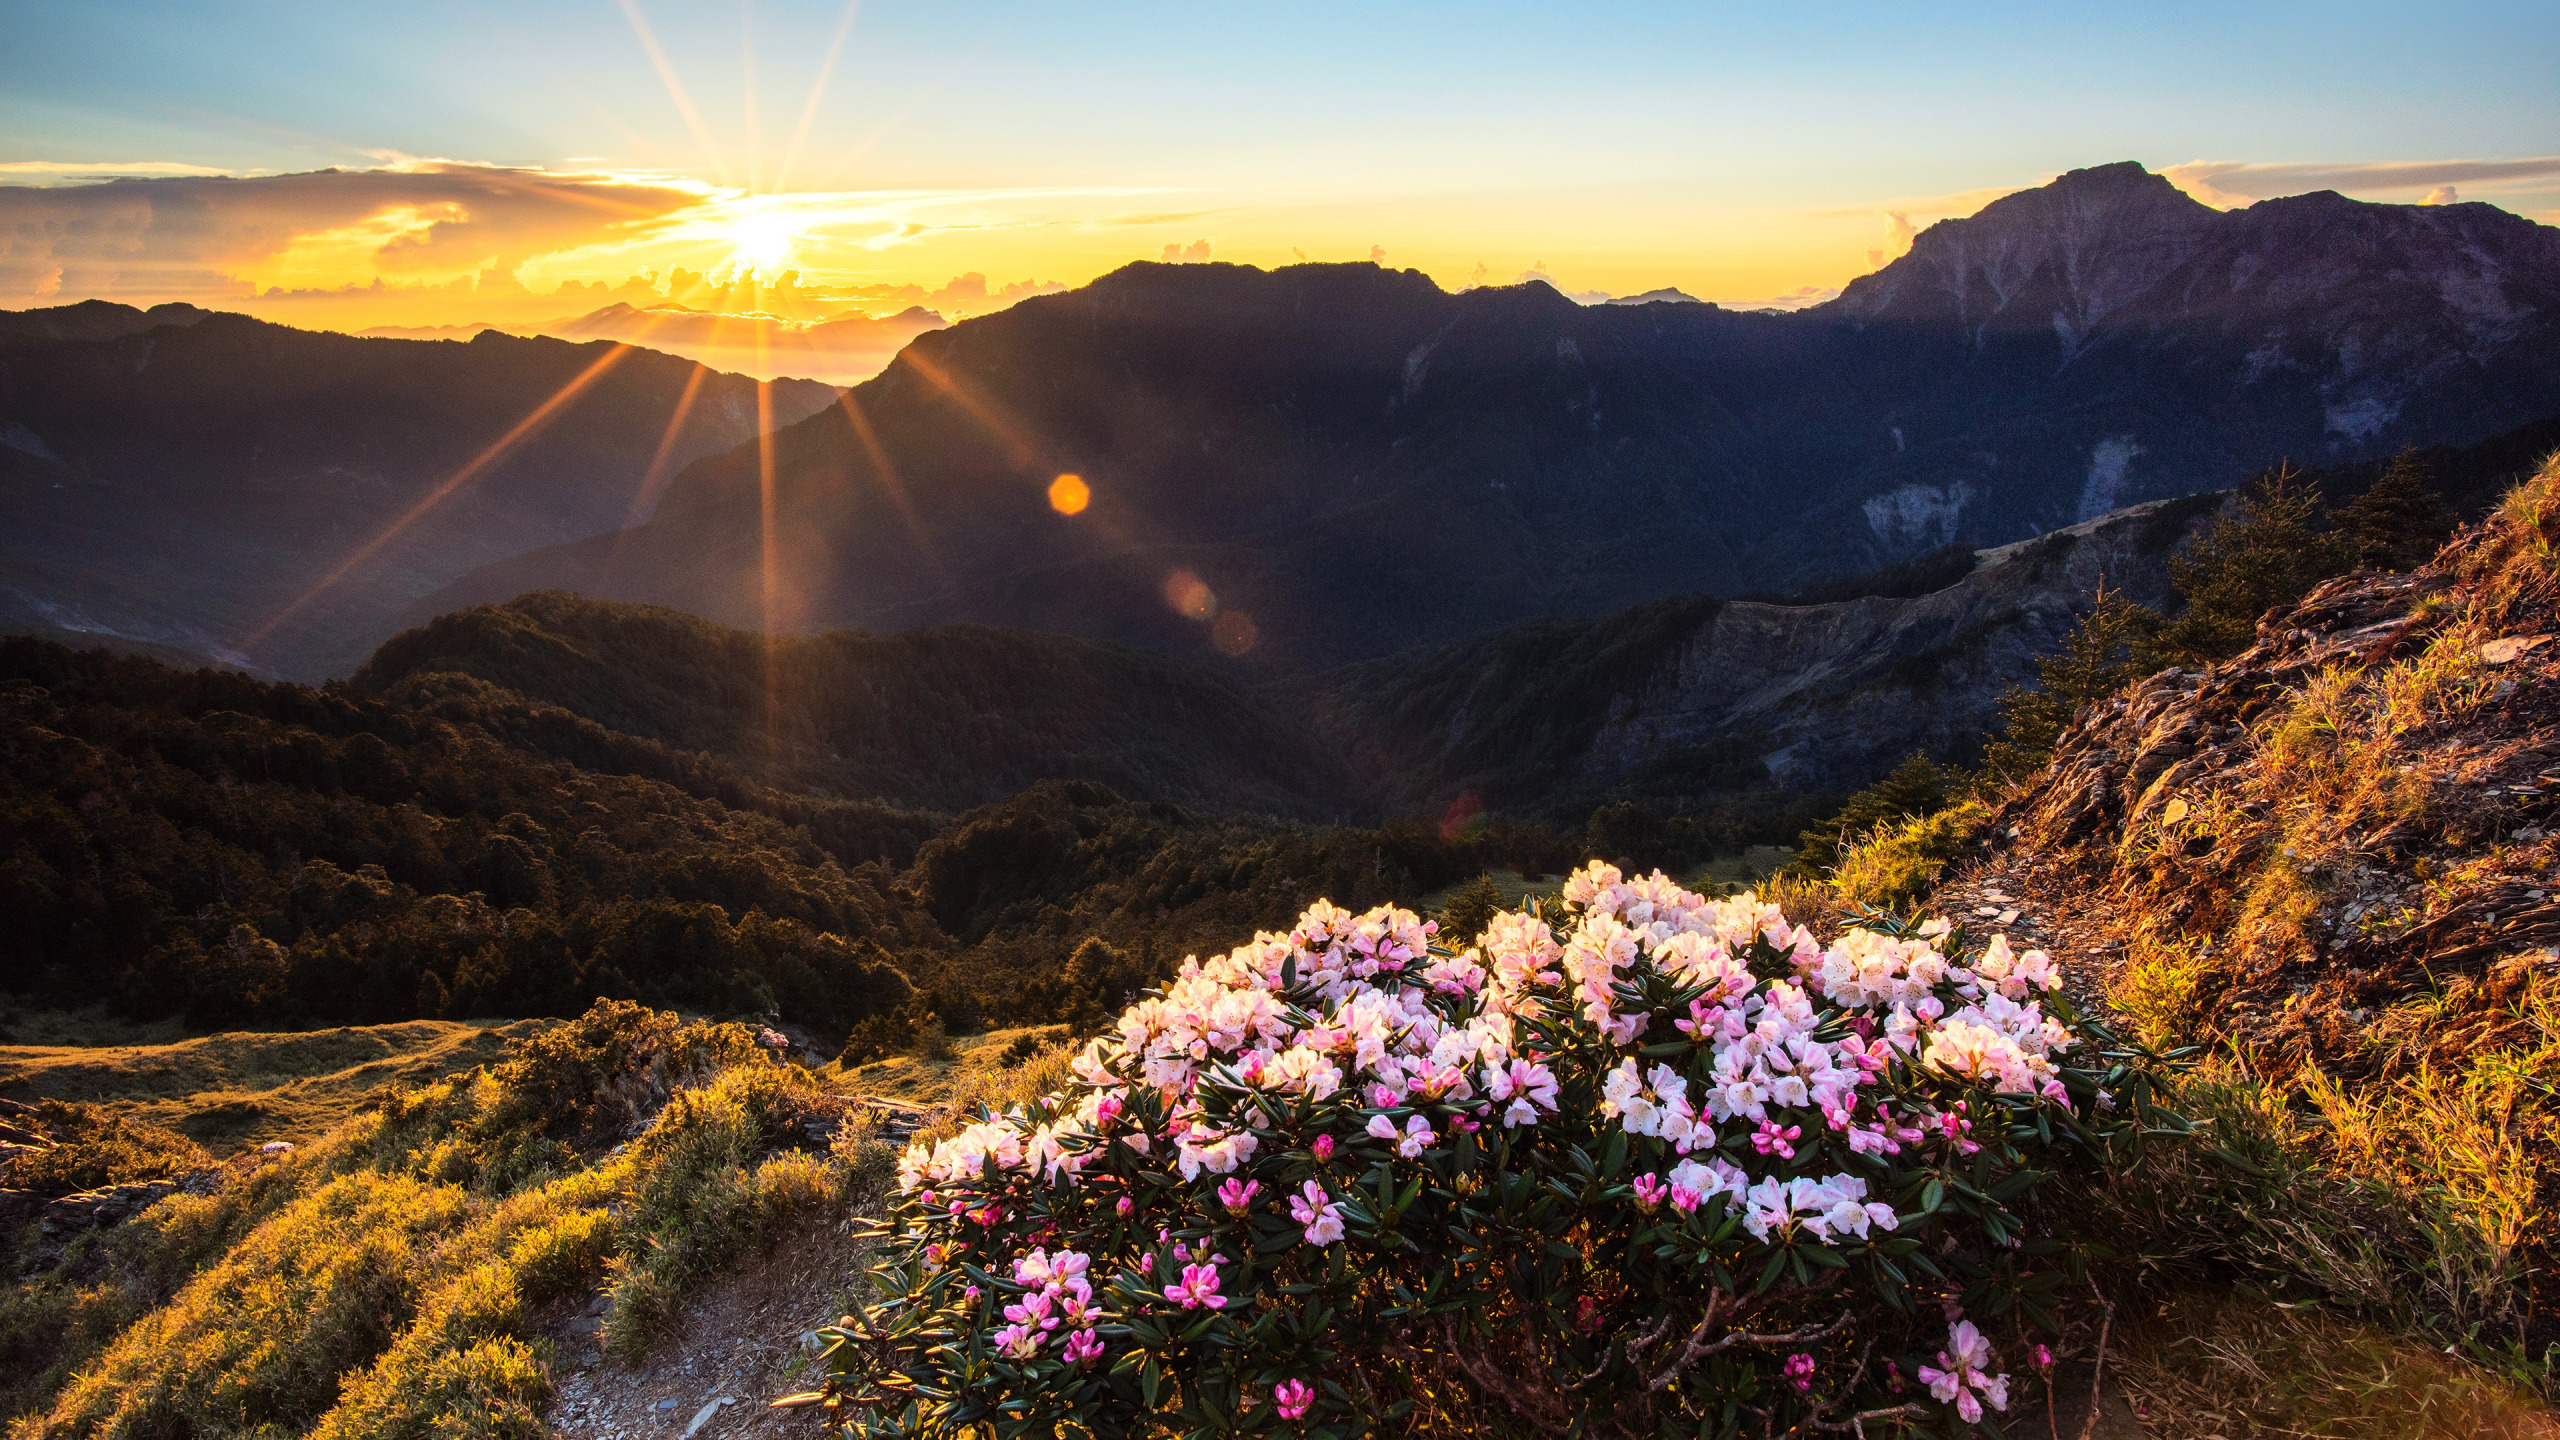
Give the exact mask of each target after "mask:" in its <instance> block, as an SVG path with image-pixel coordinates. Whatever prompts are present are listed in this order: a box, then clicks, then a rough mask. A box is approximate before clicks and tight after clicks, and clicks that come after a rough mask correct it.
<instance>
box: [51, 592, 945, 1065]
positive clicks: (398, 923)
mask: <svg viewBox="0 0 2560 1440" xmlns="http://www.w3.org/2000/svg"><path fill="white" fill-rule="evenodd" d="M0 762H5V763H0V836H6V837H7V839H6V841H5V842H0V843H5V849H0V903H5V906H6V909H7V911H8V913H9V915H10V917H11V927H10V933H9V934H8V936H7V937H6V939H5V940H0V945H5V946H6V949H7V954H8V957H9V961H10V964H9V966H8V970H7V981H6V983H7V985H8V987H9V989H11V990H12V991H14V992H17V993H20V994H23V995H26V996H29V997H31V998H35V999H40V1000H43V1001H45V1002H46V1003H57V1004H74V1005H87V1004H94V1003H98V1002H101V1001H104V1002H106V1003H108V1004H110V1005H112V1006H114V1007H115V1008H117V1009H119V1010H121V1011H123V1012H126V1013H130V1014H135V1015H143V1016H152V1015H165V1014H169V1013H172V1012H178V1011H183V1012H185V1013H186V1014H187V1015H188V1017H189V1018H190V1019H192V1020H194V1021H196V1022H198V1023H201V1024H208V1025H253V1024H254V1025H263V1026H274V1025H284V1024H293V1023H301V1022H319V1021H357V1022H372V1021H384V1020H394V1019H405V1018H409V1017H411V1016H413V1015H418V1014H422V1013H438V1014H455V1015H490V1014H506V1015H541V1014H575V1013H577V1012H578V1011H579V1010H581V1009H583V1008H584V1007H585V1006H586V1005H587V1003H588V1002H589V1001H591V1000H593V999H594V998H595V997H596V995H597V994H599V993H602V994H607V995H615V996H625V997H634V998H645V999H650V1000H653V1001H656V1002H657V1003H661V1004H687V1005H695V1006H700V1007H704V1008H710V1009H718V1010H726V1011H732V1012H736V1011H764V1010H771V1009H775V1008H781V1009H784V1010H786V1011H788V1012H789V1013H791V1014H793V1015H794V1016H795V1017H800V1018H805V1019H806V1020H808V1021H809V1022H810V1023H813V1024H818V1025H823V1026H825V1027H827V1028H829V1029H837V1028H838V1027H849V1026H850V1025H851V1024H852V1023H853V1022H854V1021H855V1020H856V1019H858V1018H860V1017H861V1016H862V1015H864V1014H867V1013H869V1012H870V1011H871V1010H872V1009H874V1008H877V1007H879V1006H882V1005H887V1006H892V1007H894V1006H895V1005H898V1004H902V1003H904V995H905V985H904V982H903V980H901V979H900V978H899V976H898V974H897V971H896V969H895V968H894V967H893V966H891V965H890V964H888V963H887V961H886V956H885V953H884V952H883V950H882V949H881V946H880V939H879V938H875V937H885V938H887V939H890V940H893V941H894V940H895V939H896V937H897V933H898V924H899V921H898V917H897V909H898V907H897V904H896V902H895V901H894V900H892V899H891V898H889V897H888V896H887V895H886V894H884V891H885V889H886V888H887V887H886V882H885V877H883V876H881V875H880V874H879V873H878V872H876V871H874V872H868V874H867V875H856V874H849V873H847V872H846V871H845V870H844V869H843V868H842V867H841V866H840V865H839V864H838V863H837V861H836V860H835V859H834V858H833V857H832V856H830V855H829V854H828V853H827V852H826V851H825V850H823V849H821V848H820V847H819V846H818V845H817V844H816V843H815V842H814V840H813V839H812V838H811V836H810V834H809V832H808V831H807V830H806V829H805V828H799V827H793V826H788V825H785V824H784V823H782V822H781V821H779V820H777V819H774V818H771V817H769V816H765V815H759V814H754V813H750V812H741V811H737V810H732V809H729V808H728V807H726V806H723V805H721V804H720V803H718V802H717V801H715V800H708V799H698V798H695V797H694V796H692V795H689V794H687V793H686V792H685V791H683V790H680V789H678V788H676V787H674V786H671V785H669V784H666V783H664V782H661V781H658V780H653V779H646V778H641V777H638V776H633V775H627V774H620V775H617V774H610V773H601V774H600V773H596V772H593V771H587V770H582V769H580V768H578V767H576V766H574V765H572V764H570V763H567V762H565V761H561V760H555V759H551V758H548V757H545V756H543V755H541V754H539V753H536V752H532V751H529V750H527V749H525V748H521V747H518V746H515V745H513V744H510V743H508V742H507V740H506V739H505V738H504V736H503V733H492V731H491V729H490V728H488V727H485V726H482V725H479V724H457V723H453V722H451V721H449V720H446V719H443V718H438V717H432V716H425V715H421V714H418V713H417V712H414V711H407V710H402V709H398V708H395V707H391V706H387V705H384V704H382V703H380V702H377V701H369V700H359V699H356V698H354V697H352V696H349V695H346V694H342V693H337V692H327V691H313V690H308V689H304V688H302V687H299V686H292V685H269V684H264V683H261V682H258V681H255V680H252V679H249V678H247V677H245V676H240V675H232V674H222V673H217V672H211V671H198V672H195V673H192V674H186V673H180V672H176V671H171V670H167V669H164V668H162V667H160V666H158V665H155V664H152V663H150V662H148V661H143V660H136V659H127V658H119V657H113V656H107V655H104V654H88V655H73V654H71V653H69V652H67V651H64V650H61V649H59V648H57V647H54V646H49V645H44V644H41V643H38V642H34V641H26V640H12V641H0Z"/></svg>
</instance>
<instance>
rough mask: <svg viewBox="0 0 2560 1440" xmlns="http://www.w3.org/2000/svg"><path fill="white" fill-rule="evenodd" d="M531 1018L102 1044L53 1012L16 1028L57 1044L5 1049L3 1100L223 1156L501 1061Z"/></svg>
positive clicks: (0, 1055) (298, 1135) (0, 1053)
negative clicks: (148, 1129)
mask: <svg viewBox="0 0 2560 1440" xmlns="http://www.w3.org/2000/svg"><path fill="white" fill-rule="evenodd" d="M534 1023H535V1022H528V1021H518V1022H515V1023H513V1024H503V1025H502V1024H500V1023H498V1022H494V1021H493V1022H483V1023H477V1024H473V1023H455V1022H449V1021H440V1020H413V1021H409V1022H407V1023H404V1024H398V1025H367V1026H356V1027H348V1028H342V1029H332V1030H311V1031H304V1032H300V1033H286V1034H248V1033H226V1034H219V1035H204V1036H197V1037H194V1038H189V1039H168V1040H155V1041H153V1042H151V1043H104V1044H98V1043H81V1041H80V1039H75V1038H72V1037H75V1036H76V1037H87V1036H92V1035H96V1034H97V1033H98V1032H99V1030H100V1029H101V1027H99V1026H96V1025H90V1024H84V1023H83V1022H81V1021H80V1020H79V1019H78V1018H77V1017H49V1018H48V1019H47V1020H46V1021H42V1022H38V1023H35V1024H26V1023H21V1024H19V1025H15V1026H13V1027H12V1029H13V1031H18V1032H21V1033H25V1032H33V1033H40V1034H46V1035H48V1036H49V1037H54V1038H56V1040H57V1043H48V1044H18V1045H6V1046H0V1095H5V1096H9V1097H11V1098H15V1099H20V1100H30V1101H32V1100H39V1099H44V1100H66V1101H73V1102H78V1103H81V1104H89V1105H100V1106H105V1107H107V1108H109V1109H111V1110H113V1111H114V1112H115V1113H117V1114H120V1115H125V1116H129V1117H131V1118H133V1119H135V1120H139V1121H144V1122H147V1123H150V1124H153V1125H159V1126H165V1127H167V1128H168V1129H171V1130H175V1131H177V1132H178V1133H179V1134H182V1135H185V1136H187V1137H188V1138H189V1139H192V1140H194V1141H196V1142H197V1143H198V1144H201V1145H203V1146H205V1147H206V1148H207V1149H210V1150H213V1151H215V1152H216V1153H228V1152H230V1151H233V1150H239V1149H245V1148H248V1147H251V1146H254V1145H258V1144H263V1143H264V1142H266V1141H269V1140H279V1139H281V1140H296V1141H300V1140H307V1139H310V1138H311V1137H313V1136H315V1135H318V1134H320V1133H322V1132H324V1131H326V1130H327V1129H329V1128H330V1127H331V1126H332V1125H335V1124H336V1123H338V1122H339V1121H341V1120H343V1119H345V1118H346V1117H347V1116H349V1115H351V1114H353V1113H354V1112H355V1110H356V1108H357V1107H358V1106H359V1105H361V1104H362V1103H363V1102H364V1100H365V1098H366V1097H367V1096H369V1095H371V1094H372V1093H373V1092H374V1091H376V1090H378V1089H379V1088H381V1087H382V1086H383V1085H386V1084H393V1083H398V1084H408V1085H415V1084H419V1083H422V1082H425V1081H427V1080H431V1079H433V1078H435V1077H437V1076H441V1075H446V1074H450V1073H452V1072H454V1071H457V1070H463V1069H468V1068H470V1067H471V1066H474V1065H479V1064H485V1063H488V1062H490V1061H494V1060H496V1059H497V1058H498V1056H499V1055H500V1054H501V1053H502V1052H503V1051H504V1049H505V1047H506V1045H507V1042H508V1041H510V1040H513V1039H517V1038H521V1037H522V1036H523V1035H525V1034H526V1033H528V1031H529V1030H530V1028H531V1027H532V1025H533V1024H534ZM108 1033H109V1034H113V1033H114V1032H113V1030H112V1029H111V1028H110V1029H109V1030H108Z"/></svg>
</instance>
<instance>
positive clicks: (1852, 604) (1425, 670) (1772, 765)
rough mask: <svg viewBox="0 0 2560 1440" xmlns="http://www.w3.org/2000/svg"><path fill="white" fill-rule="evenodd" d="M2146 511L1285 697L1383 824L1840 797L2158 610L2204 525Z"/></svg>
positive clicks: (1555, 625)
mask: <svg viewBox="0 0 2560 1440" xmlns="http://www.w3.org/2000/svg"><path fill="white" fill-rule="evenodd" d="M2223 498H2224V496H2223V495H2222V494H2220V493H2207V494H2203V495H2198V496H2191V497H2187V498H2184V499H2180V500H2155V501H2151V502H2149V503H2146V504H2143V505H2137V506H2133V507H2131V508H2129V509H2126V510H2122V511H2119V512H2117V513H2115V514H2112V515H2107V516H2103V517H2101V518H2099V519H2097V520H2094V521H2090V522H2088V523H2086V524H2082V525H2075V526H2071V527H2068V528H2065V529H2062V530H2058V531H2055V532H2054V533H2052V534H2049V535H2045V536H2042V537H2039V538H2037V539H2034V540H2027V541H2021V542H2019V543H2017V544H2014V545H2008V546H2003V547H2000V548H1998V549H1994V550H1985V551H1981V552H1979V553H1976V554H1971V555H1967V556H1965V557H1964V559H1965V561H1966V562H1967V564H1968V568H1966V569H1964V570H1963V571H1962V572H1960V573H1959V574H1957V575H1952V576H1947V577H1944V578H1943V579H1942V580H1941V582H1940V583H1937V584H1934V585H1929V586H1927V587H1926V588H1925V589H1923V588H1915V590H1914V592H1913V593H1908V594H1890V593H1888V594H1867V595H1861V596H1858V597H1856V598H1851V599H1843V600H1834V601H1829V602H1827V603H1822V604H1810V605H1802V604H1798V605H1790V604H1773V603H1768V602H1764V601H1751V600H1733V601H1716V600H1711V599H1707V598H1705V597H1702V596H1682V597H1676V598H1673V599H1668V600H1661V601H1656V602H1653V603H1651V604H1649V605H1644V606H1639V607H1636V608H1634V609H1632V610H1628V611H1624V612H1621V613H1618V614H1614V615H1608V616H1603V617H1600V618H1598V619H1591V620H1545V621H1533V622H1530V623H1528V624H1524V625H1519V626H1514V627H1511V628H1509V629H1506V630H1502V631H1499V632H1496V633H1494V634H1491V635H1487V636H1483V637H1479V638H1477V639H1474V640H1471V641H1466V642H1462V643H1460V644H1457V645H1452V646H1449V647H1447V648H1445V649H1442V650H1438V651H1433V652H1429V653H1423V654H1413V655H1400V656H1394V657H1390V658H1388V659H1385V660H1378V661H1371V662H1368V663H1365V664H1362V665H1357V666H1352V667H1349V668H1348V669H1344V670H1339V671H1332V672H1328V673H1326V674H1323V675H1320V676H1316V677H1312V678H1311V679H1309V680H1305V681H1299V682H1292V683H1290V684H1288V685H1285V686H1284V687H1282V688H1283V691H1284V693H1290V694H1294V695H1296V696H1299V697H1301V700H1302V703H1303V704H1304V705H1305V706H1306V708H1307V709H1308V711H1309V712H1310V713H1311V714H1312V715H1313V716H1314V717H1315V719H1316V722H1317V725H1318V728H1319V730H1320V731H1321V732H1322V733H1323V734H1325V735H1326V736H1327V737H1328V738H1329V739H1330V740H1331V742H1332V743H1333V745H1334V746H1335V747H1336V748H1338V749H1339V750H1340V751H1341V752H1342V753H1344V754H1345V755H1348V756H1351V757H1353V758H1354V759H1355V760H1356V761H1357V762H1358V763H1359V764H1360V765H1361V767H1362V769H1363V771H1364V772H1365V773H1366V774H1367V775H1369V776H1370V777H1372V783H1374V784H1375V785H1376V786H1377V787H1378V790H1379V793H1380V794H1381V798H1382V803H1383V804H1385V805H1386V806H1387V808H1389V809H1409V808H1415V807H1422V808H1429V809H1438V808H1440V807H1442V806H1445V805H1448V804H1450V803H1451V802H1453V801H1457V800H1458V799H1459V797H1460V796H1462V795H1463V796H1472V797H1474V799H1475V801H1476V802H1477V803H1480V804H1483V805H1488V806H1493V807H1497V808H1503V809H1511V810H1515V811H1516V810H1523V809H1527V810H1543V811H1546V812H1549V813H1552V814H1556V815H1559V816H1560V817H1576V818H1578V815H1579V813H1580V812H1583V811H1587V810H1588V809H1589V808H1590V807H1591V806H1592V805H1593V804H1594V803H1595V802H1598V801H1601V800H1603V799H1606V798H1608V797H1610V796H1613V795H1617V796H1629V797H1634V798H1640V799H1645V800H1650V801H1669V802H1673V803H1685V804H1696V803H1699V802H1702V801H1704V802H1711V801H1713V800H1715V799H1716V798H1717V797H1719V796H1720V795H1729V794H1732V793H1734V792H1744V791H1752V790H1766V789H1769V788H1772V787H1774V788H1776V789H1779V790H1784V791H1799V792H1801V791H1821V790H1843V789H1852V788H1855V787H1857V786H1859V785H1863V784H1865V783H1867V782H1868V781H1870V780H1873V779H1875V778H1876V777H1878V776H1880V775H1882V774H1884V773H1885V772H1886V771H1887V770H1890V769H1892V768H1893V765H1894V764H1895V762H1897V761H1899V760H1901V759H1902V758H1903V757H1904V756H1906V755H1909V754H1911V753H1912V752H1914V751H1923V752H1926V753H1928V754H1931V755H1934V756H1938V757H1941V758H1945V757H1950V756H1964V755H1967V754H1969V753H1971V752H1973V751H1975V750H1977V749H1978V748H1979V746H1980V745H1981V742H1982V739H1983V736H1984V735H1985V734H1986V733H1988V732H1990V731H1991V730H1993V729H1995V728H1996V727H1997V724H1998V720H1999V701H2000V697H2001V696H2002V695H2003V694H2004V693H2006V691H2007V690H2008V688H2009V687H2010V686H2012V685H2021V684H2024V685H2032V684H2033V683H2034V682H2035V674H2036V672H2035V663H2034V662H2035V660H2036V659H2037V658H2038V657H2040V656H2043V655H2049V654H2051V653H2053V652H2054V651H2055V650H2056V649H2058V648H2059V647H2060V645H2061V642H2062V637H2063V636H2064V635H2065V634H2066V633H2068V632H2069V631H2070V629H2071V627H2072V626H2073V625H2075V624H2077V623H2078V621H2079V619H2080V617H2081V616H2083V615H2085V614H2086V613H2087V612H2088V610H2089V608H2090V606H2091V604H2092V595H2093V593H2094V592H2095V591H2096V590H2097V589H2098V588H2099V587H2100V586H2101V585H2104V586H2106V587H2107V588H2109V589H2111V590H2114V591H2117V592H2119V593H2121V594H2123V595H2124V596H2125V597H2126V598H2128V599H2131V600H2133V601H2135V602H2137V603H2141V604H2149V605H2155V606H2156V605H2161V604H2163V603H2165V602H2166V601H2167V600H2169V599H2170V588H2169V576H2168V559H2169V555H2170V552H2171V551H2172V550H2173V549H2174V548H2175V547H2176V546H2177V545H2178V544H2179V543H2180V542H2181V541H2183V540H2185V539H2186V537H2187V536H2188V535H2189V534H2191V533H2192V532H2193V530H2194V529H2195V527H2196V526H2197V525H2198V524H2199V523H2201V522H2202V521H2203V520H2204V518H2205V517H2206V516H2208V515H2210V514H2212V513H2213V512H2214V511H2215V510H2217V509H2218V508H2219V507H2220V505H2221V503H2222V500H2223Z"/></svg>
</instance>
